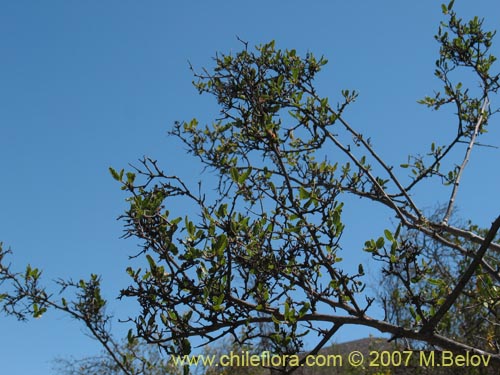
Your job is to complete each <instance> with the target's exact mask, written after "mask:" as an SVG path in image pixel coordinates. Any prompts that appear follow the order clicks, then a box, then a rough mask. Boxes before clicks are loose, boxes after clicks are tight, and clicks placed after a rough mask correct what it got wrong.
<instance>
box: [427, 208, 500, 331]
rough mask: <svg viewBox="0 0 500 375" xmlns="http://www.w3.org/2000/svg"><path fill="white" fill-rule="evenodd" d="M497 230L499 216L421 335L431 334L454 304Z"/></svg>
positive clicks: (499, 224)
mask: <svg viewBox="0 0 500 375" xmlns="http://www.w3.org/2000/svg"><path fill="white" fill-rule="evenodd" d="M498 229H500V216H499V217H497V219H496V220H495V221H494V222H493V224H492V225H491V228H490V230H489V232H488V235H487V236H486V238H485V240H484V242H483V244H482V245H481V247H480V248H479V250H478V252H477V253H476V256H475V257H474V259H473V261H472V262H471V264H470V265H469V267H468V268H467V270H466V271H465V272H464V274H463V275H462V277H461V278H460V280H459V281H458V283H457V285H456V286H455V289H453V291H452V292H451V293H450V294H449V295H448V297H447V298H446V301H445V302H444V303H443V304H442V305H441V307H440V308H439V310H438V311H437V312H436V314H435V315H434V316H433V317H432V318H431V319H430V320H429V321H428V322H427V323H425V324H424V326H423V327H422V329H421V330H420V332H421V333H429V332H432V331H433V330H434V329H435V327H436V325H437V324H438V323H439V321H440V320H441V319H442V318H443V316H444V315H445V314H446V313H447V312H448V310H449V309H450V308H451V306H452V305H453V304H454V303H455V301H456V299H457V298H458V296H459V295H460V293H461V292H462V290H463V289H464V288H465V286H466V284H467V283H468V282H469V280H470V279H471V277H472V276H473V275H474V272H476V270H477V268H478V267H479V265H480V263H481V261H482V259H483V257H484V254H486V251H487V250H488V247H489V246H490V243H491V241H493V239H494V238H495V236H496V234H497V232H498Z"/></svg>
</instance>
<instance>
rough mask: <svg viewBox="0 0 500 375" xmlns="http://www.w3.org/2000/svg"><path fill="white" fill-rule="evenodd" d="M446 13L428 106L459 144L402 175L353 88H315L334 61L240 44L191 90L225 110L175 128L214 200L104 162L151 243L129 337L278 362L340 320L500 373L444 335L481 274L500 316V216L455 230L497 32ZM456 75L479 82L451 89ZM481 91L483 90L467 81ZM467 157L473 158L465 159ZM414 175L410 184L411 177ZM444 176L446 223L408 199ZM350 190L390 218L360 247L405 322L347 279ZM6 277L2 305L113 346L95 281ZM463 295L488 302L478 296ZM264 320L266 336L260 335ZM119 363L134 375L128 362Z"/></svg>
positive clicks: (495, 358)
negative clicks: (60, 292)
mask: <svg viewBox="0 0 500 375" xmlns="http://www.w3.org/2000/svg"><path fill="white" fill-rule="evenodd" d="M443 13H444V14H445V16H446V17H447V22H446V23H443V24H442V25H441V27H440V29H439V32H438V34H437V35H436V40H437V41H438V43H439V44H440V47H441V48H440V55H439V58H438V60H437V61H436V71H435V75H436V77H437V78H438V79H439V80H440V81H441V82H442V84H443V89H442V91H439V92H437V93H436V94H435V95H434V96H432V97H425V98H424V99H423V100H421V101H420V102H421V103H422V104H424V105H426V106H428V107H430V108H433V109H435V110H438V109H440V108H441V107H443V106H448V105H451V106H453V108H454V109H455V111H456V124H455V127H454V128H452V129H451V130H450V133H452V134H453V136H452V137H451V140H450V141H449V142H448V143H447V144H445V145H436V144H435V143H432V145H431V148H430V151H428V152H427V154H426V156H425V157H423V156H419V155H417V156H409V157H408V162H407V163H405V164H403V165H401V167H402V169H397V168H394V167H393V166H391V165H389V164H387V163H386V162H385V161H384V160H383V159H382V158H381V157H380V156H379V154H378V153H377V151H376V148H375V145H373V144H372V143H371V141H370V138H369V137H367V136H366V135H364V134H361V133H360V132H358V131H357V130H356V129H355V128H354V127H353V126H352V125H351V124H350V123H349V122H348V121H347V120H346V117H347V116H346V114H345V111H346V109H347V108H348V107H349V106H350V105H351V104H352V103H353V102H354V101H355V100H356V97H357V93H356V92H354V91H350V90H343V91H342V92H341V94H342V100H341V101H340V102H339V103H338V104H336V105H332V104H330V103H329V100H328V99H327V98H323V97H321V96H320V95H319V94H318V92H317V90H316V89H315V85H314V80H315V78H316V75H317V74H318V73H319V72H320V70H321V69H322V67H323V66H324V65H325V64H326V63H327V61H326V59H325V58H319V59H317V58H316V57H314V55H313V54H311V53H309V54H307V55H306V56H305V57H303V58H302V57H300V56H298V54H297V53H296V51H295V50H279V49H276V47H275V43H274V42H270V43H267V44H264V45H261V46H258V47H257V48H256V50H255V51H254V50H251V49H250V48H248V46H247V44H246V43H245V42H243V45H244V48H243V50H242V51H241V52H239V53H237V54H235V55H231V54H229V55H225V54H220V55H217V56H216V57H215V68H214V69H213V70H208V69H205V70H203V71H202V72H200V73H197V72H194V74H195V77H196V78H197V82H196V83H195V86H196V88H197V89H198V90H199V92H200V93H208V94H211V95H213V96H215V98H216V100H217V102H218V104H219V105H220V107H221V112H220V117H219V119H217V120H216V121H215V122H214V123H213V124H212V125H210V126H200V125H199V123H198V121H197V120H196V119H193V120H191V121H188V122H178V123H176V124H175V126H174V128H173V130H172V131H171V134H172V135H173V136H175V137H177V138H179V139H180V140H181V141H183V142H184V144H185V145H186V147H187V149H188V151H189V152H190V153H191V154H192V155H194V156H195V157H197V158H198V159H199V161H200V162H201V163H202V164H203V165H204V166H205V167H206V168H207V169H208V170H210V171H212V172H213V174H214V175H215V176H216V178H217V184H216V196H215V197H213V195H212V194H210V195H205V194H204V193H203V191H204V190H203V188H204V186H202V185H201V183H200V186H198V187H197V188H196V189H192V188H190V187H189V186H188V185H187V184H186V183H185V182H184V181H182V180H181V179H180V178H179V177H177V176H174V175H170V174H168V173H165V172H164V171H163V170H162V169H161V168H160V167H159V165H158V163H157V161H155V160H153V159H150V158H144V159H143V160H141V162H140V165H139V166H137V167H135V168H134V170H132V171H129V172H125V171H124V170H121V171H116V170H114V169H112V168H111V169H110V171H111V173H112V175H113V177H114V178H115V179H116V180H117V181H119V182H120V183H121V184H122V189H123V190H125V191H127V192H128V193H129V194H130V196H129V198H128V202H129V203H130V208H129V209H128V210H127V211H126V213H125V214H124V215H123V217H122V219H123V220H124V222H125V231H126V236H127V237H134V238H138V239H140V240H141V241H142V246H143V247H142V251H141V252H140V253H139V254H137V256H143V257H144V259H145V260H146V261H147V268H146V269H145V270H143V269H141V268H138V269H135V268H133V267H129V268H128V269H127V272H128V273H129V275H130V277H131V279H132V282H131V285H130V286H128V287H127V288H125V289H124V290H122V292H121V297H128V298H134V299H136V300H137V301H138V302H139V303H140V305H141V311H140V312H139V314H138V316H137V317H136V318H135V319H134V323H135V332H134V335H136V336H138V337H139V338H141V339H143V340H145V341H146V342H148V343H151V344H156V345H159V346H160V347H162V348H163V349H164V350H165V352H166V353H168V354H188V353H190V352H191V339H193V338H196V339H197V340H198V341H200V340H201V341H202V343H203V344H209V343H212V342H214V341H217V340H218V339H220V338H222V337H225V336H227V335H231V336H233V337H234V339H235V340H236V341H238V342H239V343H241V344H242V345H245V344H251V343H255V342H257V341H259V340H265V341H266V342H268V343H269V344H270V345H271V346H272V347H273V350H274V351H275V352H276V353H282V354H293V353H297V352H299V351H300V350H302V349H303V339H304V337H305V336H306V335H307V334H309V333H311V332H312V333H316V334H317V335H318V336H319V339H318V342H317V345H316V346H315V347H314V348H313V349H312V351H311V353H317V352H318V351H319V350H320V348H322V347H323V346H324V345H325V344H326V343H327V342H328V341H329V340H330V339H331V338H332V337H334V335H335V333H336V332H337V331H338V330H339V328H340V327H342V326H346V325H363V326H367V327H372V328H376V329H378V330H379V331H380V332H385V333H389V334H391V335H392V338H393V339H395V338H407V339H411V340H417V341H420V342H424V343H428V344H430V345H434V346H436V347H439V348H442V349H447V350H452V351H455V352H463V351H471V352H472V353H474V354H477V355H488V356H490V363H495V364H497V365H498V364H500V354H499V353H498V352H496V351H495V350H494V349H491V348H488V347H486V346H477V345H475V344H474V343H471V342H464V341H462V340H461V339H460V338H457V337H455V336H454V335H452V334H451V332H450V331H447V330H446V326H447V321H449V314H450V312H451V311H453V310H452V308H454V307H455V308H456V307H457V306H458V304H460V303H461V301H463V300H462V299H461V296H463V295H464V294H467V293H469V292H470V285H471V282H472V281H473V280H477V279H478V278H484V276H483V275H486V276H487V277H488V280H489V281H488V283H489V284H488V287H487V288H488V296H489V298H490V299H488V301H487V303H488V304H489V306H491V307H492V308H497V307H498V305H499V303H500V295H499V292H498V290H499V289H498V287H499V285H500V275H499V274H498V268H497V267H498V264H499V263H498V261H499V257H498V253H499V251H500V243H499V241H498V238H497V232H498V229H499V227H500V216H499V217H498V218H496V219H495V220H494V221H493V223H492V225H491V228H489V229H486V230H480V229H479V228H477V227H476V226H474V225H469V226H468V227H467V228H463V227H459V226H455V225H453V224H451V223H450V216H451V213H452V211H453V208H454V206H455V200H456V196H457V192H458V189H459V185H460V182H461V178H462V174H463V171H464V170H465V168H466V166H467V163H468V161H469V159H470V156H471V151H472V149H473V148H474V147H477V146H479V145H480V144H479V143H478V138H479V137H483V136H484V133H486V130H487V127H488V121H489V119H490V117H491V116H492V115H493V114H494V113H496V112H497V110H496V109H491V108H490V96H491V95H493V94H495V93H497V91H498V88H499V77H500V76H499V75H498V74H493V73H491V72H490V69H491V67H492V64H493V63H494V61H495V57H494V56H492V55H491V54H490V52H489V50H490V47H491V43H492V39H493V37H494V32H490V31H485V30H483V27H482V23H483V22H482V21H481V20H479V19H478V18H477V17H476V18H474V19H472V20H470V21H463V20H462V19H460V18H458V16H457V15H456V13H455V11H454V10H453V1H452V2H451V3H450V4H448V5H447V6H446V5H443ZM193 71H194V69H193ZM460 71H466V72H468V73H469V75H468V76H473V77H475V81H472V82H470V84H469V83H466V84H465V86H464V83H462V82H456V78H457V77H458V78H460V77H462V75H458V76H457V74H456V73H457V72H460ZM476 83H477V84H478V85H479V87H480V89H479V90H473V89H468V88H464V87H467V86H471V87H472V85H474V84H476ZM459 152H462V153H463V157H462V159H461V160H460V161H458V162H457V160H456V159H454V158H455V157H456V155H457V154H458V153H459ZM407 170H410V171H411V173H412V179H411V181H410V182H408V183H407V184H405V182H404V180H406V177H405V176H404V175H405V174H406V171H407ZM434 179H438V180H440V181H441V182H442V183H443V184H444V185H445V186H447V187H448V188H449V189H450V197H449V200H448V202H447V205H446V209H445V210H444V213H443V214H442V215H441V216H440V217H427V216H426V215H425V214H424V213H423V211H422V209H421V208H419V207H418V206H417V204H416V203H415V200H414V198H413V195H414V194H415V190H416V188H417V186H421V185H423V184H425V183H426V182H428V181H429V180H434ZM348 196H355V197H359V198H361V199H364V200H366V201H370V202H373V204H374V205H376V206H378V207H384V208H385V209H388V210H389V211H390V212H391V213H392V216H393V220H395V223H396V225H395V228H394V229H393V230H389V229H386V230H385V231H384V233H383V234H381V236H380V237H378V238H375V239H368V240H367V241H366V243H365V247H364V249H363V250H364V251H366V252H368V253H370V254H371V255H372V256H373V258H374V259H377V260H380V261H381V262H382V264H383V265H384V267H385V268H384V269H385V270H388V271H389V272H391V274H392V275H394V276H395V277H396V278H397V279H398V280H402V281H403V286H402V288H403V290H402V292H401V293H402V294H401V293H400V296H404V297H401V298H400V297H399V296H395V297H394V301H395V303H396V304H397V305H398V307H399V308H407V312H408V313H406V312H405V317H406V318H405V319H403V320H400V321H398V322H394V321H390V319H376V318H374V317H373V316H371V315H370V314H371V311H372V309H371V308H372V305H373V304H374V303H375V302H380V301H377V300H376V297H374V296H370V295H369V294H368V293H366V291H365V286H366V284H365V282H364V281H363V276H364V274H365V271H364V268H363V264H360V265H359V267H358V270H357V272H354V273H349V272H347V271H346V270H344V267H343V263H342V259H341V257H340V245H341V236H342V233H343V230H344V222H343V220H342V212H343V210H344V206H345V205H346V197H348ZM172 200H176V201H178V202H179V201H180V202H183V203H184V204H186V205H190V207H195V208H196V209H197V216H193V217H190V216H182V215H177V214H175V213H174V214H171V213H170V212H169V210H168V209H165V208H168V207H169V206H170V202H171V201H172ZM405 233H406V234H408V233H417V234H418V235H419V236H422V238H425V239H427V240H429V241H433V242H435V243H436V244H438V245H439V246H440V247H442V248H446V249H449V250H450V251H453V254H454V256H456V257H459V258H460V261H459V262H458V263H457V264H461V267H455V268H453V269H450V271H449V272H450V276H451V277H450V278H449V279H446V278H443V277H442V275H440V274H436V273H435V269H434V267H432V266H429V260H428V259H427V258H426V257H427V256H428V253H427V251H425V249H426V248H425V246H411V243H408V241H407V240H406V239H405V238H404V234H405ZM4 253H5V252H4ZM0 260H1V258H0ZM2 264H3V263H2ZM1 270H2V279H0V280H2V281H10V282H12V285H13V286H14V291H13V292H6V293H4V294H3V307H4V311H6V312H7V313H9V314H14V315H16V316H18V317H19V318H25V317H26V315H27V314H33V315H34V316H36V317H37V316H40V315H41V314H43V312H44V311H45V310H46V309H47V308H50V307H52V308H56V309H60V310H63V311H65V312H67V313H69V314H71V315H72V316H74V317H75V318H77V319H79V320H82V321H83V322H84V323H85V324H86V325H87V327H88V328H89V329H90V331H91V333H92V334H93V335H94V336H95V337H96V338H97V339H98V340H99V341H100V342H101V343H102V344H103V345H104V346H105V348H106V349H107V350H108V352H109V353H110V354H111V353H113V344H112V342H111V341H110V339H109V333H108V332H107V330H106V322H107V320H109V317H108V316H107V315H106V314H105V313H104V310H103V309H104V305H105V301H103V300H102V298H101V297H100V293H99V278H98V277H97V276H92V278H91V280H90V281H81V282H79V283H71V282H70V283H68V282H62V281H61V282H60V285H61V287H62V288H66V287H69V286H71V287H74V288H76V290H77V299H76V301H75V302H74V303H72V304H71V303H67V302H66V301H65V300H64V299H63V300H61V301H56V300H54V299H53V298H52V296H51V295H49V294H48V293H47V292H46V290H45V288H42V287H40V285H39V281H38V280H39V276H40V275H39V271H38V270H36V269H31V268H28V270H27V271H26V272H25V274H16V273H13V272H11V271H10V268H9V267H8V266H2V268H1ZM410 276H411V277H410ZM450 280H451V281H452V282H451V284H450V283H448V281H450ZM414 290H418V291H422V293H420V292H419V293H414V292H413V291H414ZM424 292H425V293H424ZM468 298H469V299H468V300H467V301H470V302H471V303H480V302H484V299H483V298H484V296H483V295H481V294H478V295H475V294H471V295H469V296H468ZM403 304H404V306H403ZM490 318H491V319H493V320H492V321H491V322H490V323H491V325H492V326H497V325H498V324H499V321H498V315H492V316H490ZM495 319H496V320H495ZM263 324H264V325H266V326H267V327H271V328H272V329H264V330H263V329H260V327H262V325H263ZM241 330H243V334H241ZM130 339H131V340H133V339H134V337H133V336H132V332H131V334H130ZM484 339H485V340H487V338H484ZM114 360H116V361H117V362H118V363H121V365H122V367H121V369H122V370H123V371H124V373H127V374H128V373H132V372H130V370H129V369H128V368H127V366H126V363H123V361H122V362H120V361H121V359H120V356H116V355H115V357H114ZM301 361H302V360H301ZM285 367H286V366H285ZM292 367H293V366H292ZM286 370H288V368H286Z"/></svg>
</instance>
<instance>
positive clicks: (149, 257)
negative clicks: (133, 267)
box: [146, 254, 156, 270]
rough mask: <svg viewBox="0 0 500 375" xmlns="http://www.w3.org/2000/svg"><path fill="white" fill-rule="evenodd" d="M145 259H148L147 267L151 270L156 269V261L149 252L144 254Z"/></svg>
mask: <svg viewBox="0 0 500 375" xmlns="http://www.w3.org/2000/svg"><path fill="white" fill-rule="evenodd" d="M146 259H147V260H148V263H149V267H150V268H151V269H152V270H153V269H156V263H155V261H154V259H153V257H152V256H151V255H149V254H146Z"/></svg>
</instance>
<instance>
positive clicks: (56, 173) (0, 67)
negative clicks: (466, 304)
mask: <svg viewBox="0 0 500 375" xmlns="http://www.w3.org/2000/svg"><path fill="white" fill-rule="evenodd" d="M456 9H457V10H458V12H459V13H460V14H462V15H463V16H464V17H467V16H471V15H476V14H477V15H479V16H481V17H487V20H486V25H488V26H489V27H490V28H498V26H500V22H499V21H500V18H499V16H498V15H499V14H500V3H499V2H498V1H497V0H480V1H474V2H470V1H467V2H466V1H457V5H456ZM440 19H441V13H440V7H439V2H437V1H431V0H425V1H404V2H403V1H398V0H387V1H379V2H375V1H339V0H337V1H326V0H323V1H314V2H309V3H306V2H303V1H295V0H292V1H287V2H284V1H282V2H278V1H271V2H268V1H262V0H258V1H252V2H243V1H241V2H229V1H189V2H188V1H186V2H169V1H132V0H123V1H117V0H113V1H112V0H108V1H97V0H89V1H76V0H64V1H63V0H59V1H57V0H54V1H44V2H41V1H30V0H25V1H1V2H0V35H1V37H0V56H1V60H0V61H1V62H0V82H1V85H0V171H1V174H2V187H1V194H0V241H3V243H4V246H6V247H11V248H12V250H13V251H14V255H13V256H12V257H11V261H12V263H13V266H14V268H18V269H21V268H22V267H24V265H25V264H27V263H31V264H32V265H33V266H36V267H39V268H41V269H43V270H44V275H45V278H46V280H47V282H49V281H50V280H51V279H55V278H58V277H62V278H69V277H73V278H75V279H79V278H85V277H87V276H88V274H90V273H91V272H94V273H98V274H102V275H103V280H104V286H105V287H104V292H105V294H106V297H108V298H109V299H110V300H113V299H114V298H115V296H116V295H117V293H118V290H119V289H120V288H121V287H123V286H125V285H126V284H125V283H126V282H127V277H126V276H125V272H124V269H125V267H126V261H127V255H129V254H132V253H133V251H134V250H135V247H134V246H135V244H134V242H133V241H126V240H123V239H119V236H120V235H121V233H122V226H121V223H120V222H119V221H116V217H117V216H118V215H120V214H121V213H122V212H123V210H124V209H125V208H126V206H125V204H124V202H123V199H124V197H125V196H124V195H123V193H122V192H121V191H120V189H119V186H118V185H117V184H116V182H115V181H113V180H112V178H111V177H110V176H109V173H108V167H109V166H114V167H116V168H122V167H126V166H127V164H128V163H130V162H131V163H134V162H135V161H136V160H137V159H138V158H140V157H142V156H143V155H148V156H151V157H153V158H157V159H158V160H159V161H160V163H161V165H162V167H164V169H166V170H168V171H169V172H171V173H175V174H178V175H179V176H181V177H184V178H186V179H187V180H189V181H192V182H193V181H197V180H198V179H200V178H203V176H200V175H199V172H200V168H199V166H198V165H196V161H195V160H194V159H192V158H190V157H188V156H185V153H184V150H183V147H182V145H181V144H180V143H179V142H178V141H176V140H175V139H172V138H169V137H167V134H166V133H167V131H168V129H169V128H170V126H171V125H172V124H173V122H174V121H175V120H188V119H191V118H192V117H197V118H199V119H200V122H210V121H211V120H212V119H214V118H215V117H216V116H217V108H216V106H215V103H214V101H213V100H212V99H211V98H209V97H203V96H199V95H198V94H197V92H196V90H195V89H194V88H193V87H192V85H191V81H192V79H193V78H192V75H191V72H190V71H189V69H188V60H189V61H190V62H191V63H192V64H193V65H194V66H195V67H203V66H210V65H211V57H212V56H213V55H214V53H215V52H217V51H222V52H229V51H237V50H238V49H240V48H241V44H240V43H239V42H238V41H237V36H239V37H240V38H242V39H244V40H247V41H248V42H249V43H250V45H255V44H259V43H264V42H267V41H270V40H271V39H275V40H276V43H277V47H279V48H296V49H297V50H298V52H299V53H305V52H307V51H311V52H313V53H315V54H316V55H325V56H326V57H327V58H328V60H329V64H328V65H327V66H326V67H325V68H324V71H323V72H322V73H321V74H320V75H319V78H318V87H319V90H320V92H321V93H322V94H323V95H324V96H331V97H333V98H336V97H338V93H339V91H340V90H341V89H345V88H347V89H356V90H358V91H359V92H360V98H359V101H358V103H356V104H354V105H353V106H352V107H351V109H350V110H349V111H348V113H347V119H348V120H349V121H350V122H351V123H352V124H353V125H354V126H355V127H357V128H358V129H361V130H363V131H364V132H366V134H367V135H369V136H371V137H372V140H373V142H374V144H375V145H376V147H377V149H378V150H379V152H380V154H381V155H382V156H383V157H385V158H387V159H388V160H390V162H391V163H393V164H395V165H398V164H400V163H404V162H405V161H406V155H407V154H408V153H409V152H418V151H421V152H425V151H426V150H427V148H428V146H429V144H430V143H431V141H432V140H433V139H443V140H444V139H446V136H447V134H448V133H447V131H452V132H453V131H454V129H453V128H452V126H453V125H452V123H447V122H450V121H449V120H450V119H451V118H450V117H446V116H443V115H441V114H436V113H432V112H430V111H428V110H426V109H425V108H424V107H422V106H419V105H417V104H416V100H417V99H420V98H422V97H423V96H424V95H427V94H432V90H433V89H438V88H439V87H438V86H437V85H438V82H437V81H436V80H435V79H434V78H433V74H432V73H433V67H434V61H435V60H436V57H437V48H438V47H437V44H436V43H435V41H434V40H433V35H434V33H435V31H436V29H437V25H438V23H439V20H440ZM499 43H500V42H499ZM495 51H496V55H497V56H498V55H500V53H499V47H498V45H497V46H496V47H495ZM497 124H498V119H497V118H495V119H494V120H493V123H492V124H491V126H490V132H491V134H490V138H489V141H490V143H494V144H496V145H499V142H498V141H497V140H498V139H500V138H499V131H498V127H497V126H496V125H497ZM495 127H496V128H497V129H495ZM499 161H500V151H499V150H495V149H486V148H483V149H479V150H474V152H473V156H472V160H471V162H470V166H469V169H468V170H467V172H466V174H465V176H464V182H463V186H462V191H461V192H460V195H459V197H458V205H459V207H460V209H461V212H462V213H463V216H465V217H467V218H471V219H473V220H475V221H476V222H477V223H478V224H480V225H483V226H487V225H488V224H489V223H490V222H491V220H492V219H493V218H494V217H496V215H498V213H499V212H498V211H499V205H498V193H497V192H498V186H500V177H499V176H500V174H498V173H494V172H493V171H492V170H495V169H498V167H497V166H498V162H499ZM434 188H435V187H433V188H432V189H431V188H428V189H423V190H421V191H419V193H421V195H419V196H418V197H417V198H416V200H417V202H419V203H420V204H421V205H422V206H424V207H432V206H433V205H434V204H435V203H436V202H437V201H438V200H442V199H444V197H446V195H443V194H442V192H441V191H440V190H439V191H438V190H434ZM365 212H366V211H365V210H364V207H363V206H362V205H359V207H358V206H357V205H353V207H352V208H351V209H350V211H348V212H346V218H347V219H348V220H351V221H352V222H356V223H357V224H358V225H360V226H361V227H362V228H363V231H366V236H367V238H368V237H369V236H375V235H378V234H379V232H377V231H379V230H380V229H381V228H383V226H381V225H382V224H380V222H379V221H378V220H375V219H374V218H375V216H367V214H366V213H365ZM374 215H377V214H374ZM374 222H376V223H377V224H374ZM384 225H385V224H384ZM358 228H359V227H358ZM349 234H350V235H351V237H352V238H353V239H352V240H351V242H347V246H346V248H352V249H351V251H353V252H358V251H359V244H358V243H357V242H356V240H355V238H356V237H357V238H358V239H359V238H361V237H363V236H360V235H359V233H356V234H357V236H356V234H355V233H347V235H348V236H347V241H349ZM363 234H364V233H363ZM364 239H365V238H363V241H364ZM346 251H348V249H346ZM355 254H358V255H357V256H359V253H355ZM363 256H364V255H363ZM373 277H374V278H375V277H376V275H374V276H373ZM111 311H115V313H116V315H117V316H119V317H126V315H127V313H129V312H133V311H132V309H131V306H130V305H125V306H122V305H121V304H118V303H115V302H113V303H112V305H111ZM115 328H117V329H119V325H118V323H116V324H115ZM0 331H1V333H2V335H1V342H0V347H1V348H2V349H1V350H0V363H1V368H2V373H5V374H10V375H18V374H19V375H21V374H35V373H36V374H38V375H48V374H51V373H52V372H51V367H52V364H51V360H52V359H53V358H54V357H57V356H68V355H73V356H76V357H80V356H84V355H89V354H92V353H95V352H97V351H98V350H99V347H98V345H97V343H95V342H93V341H92V340H90V339H89V338H88V337H86V336H85V335H84V331H83V328H82V326H81V325H80V324H79V323H78V322H75V321H73V320H71V319H70V318H68V317H65V316H62V315H60V314H57V313H50V314H47V315H46V316H44V317H43V318H42V319H38V320H33V321H30V322H28V323H18V322H17V321H15V320H14V319H13V318H5V317H3V316H2V317H0ZM366 334H367V332H366V331H362V330H358V329H352V330H350V331H345V330H344V331H343V332H341V335H340V337H339V338H338V340H339V341H346V340H349V339H353V338H359V337H362V336H364V335H366Z"/></svg>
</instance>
